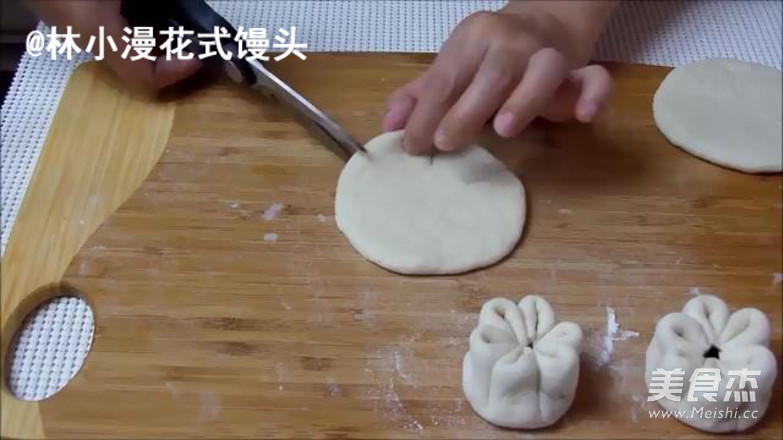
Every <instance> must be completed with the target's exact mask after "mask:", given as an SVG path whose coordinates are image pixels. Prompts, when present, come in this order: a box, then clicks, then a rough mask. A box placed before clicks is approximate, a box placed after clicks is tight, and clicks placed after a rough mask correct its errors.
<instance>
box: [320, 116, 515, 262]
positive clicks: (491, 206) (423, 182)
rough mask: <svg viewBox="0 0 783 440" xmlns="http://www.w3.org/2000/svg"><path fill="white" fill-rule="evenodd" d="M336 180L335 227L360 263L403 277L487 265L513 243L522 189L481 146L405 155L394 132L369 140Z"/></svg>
mask: <svg viewBox="0 0 783 440" xmlns="http://www.w3.org/2000/svg"><path fill="white" fill-rule="evenodd" d="M365 148H366V149H367V151H368V154H367V155H364V154H355V155H354V156H353V157H352V158H351V160H349V161H348V164H347V165H346V166H345V168H344V169H343V171H342V174H340V179H339V181H338V183H337V197H336V199H335V217H336V220H337V226H338V227H339V228H340V230H341V231H343V233H344V234H345V235H346V236H347V237H348V240H350V242H351V244H352V245H353V247H354V248H356V250H357V251H359V253H361V254H362V255H363V256H364V257H365V258H367V259H368V260H370V261H372V262H374V263H376V264H378V265H380V266H382V267H385V268H386V269H389V270H391V271H394V272H399V273H405V274H449V273H460V272H466V271H469V270H471V269H476V268H480V267H484V266H488V265H490V264H492V263H495V262H497V261H498V260H500V259H502V258H503V257H504V256H506V255H507V254H508V253H509V252H511V250H512V249H513V248H514V246H515V245H516V243H517V241H519V237H520V236H521V235H522V228H523V227H524V223H525V190H524V188H523V187H522V183H521V182H520V181H519V179H517V177H516V176H515V175H514V174H513V173H512V172H511V171H509V170H508V169H507V168H506V167H505V166H504V165H503V164H502V163H501V162H500V161H498V160H497V159H495V158H494V157H493V156H492V155H491V154H489V153H488V152H487V151H486V150H485V149H484V148H482V147H480V146H478V145H472V146H470V147H468V148H466V149H464V150H461V151H460V152H458V153H451V154H441V155H437V156H435V157H434V158H430V157H429V156H411V155H408V154H407V153H405V152H404V151H403V149H402V131H397V132H392V133H386V134H383V135H381V136H378V137H376V138H375V139H373V140H371V141H370V142H369V143H367V145H366V146H365Z"/></svg>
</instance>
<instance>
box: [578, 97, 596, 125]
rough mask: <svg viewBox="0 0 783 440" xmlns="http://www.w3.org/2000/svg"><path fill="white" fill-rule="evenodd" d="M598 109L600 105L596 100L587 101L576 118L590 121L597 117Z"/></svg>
mask: <svg viewBox="0 0 783 440" xmlns="http://www.w3.org/2000/svg"><path fill="white" fill-rule="evenodd" d="M597 111H598V106H597V105H595V103H594V102H586V103H585V104H583V105H582V106H581V107H580V108H579V112H578V114H577V115H576V118H577V119H579V121H581V122H590V121H592V120H593V118H594V117H595V113H596V112H597Z"/></svg>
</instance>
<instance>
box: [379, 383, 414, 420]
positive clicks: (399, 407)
mask: <svg viewBox="0 0 783 440" xmlns="http://www.w3.org/2000/svg"><path fill="white" fill-rule="evenodd" d="M380 397H382V399H383V400H382V402H383V406H384V409H385V410H386V411H387V412H388V413H389V414H391V416H392V418H394V419H395V420H400V421H402V426H403V427H404V428H405V429H416V430H418V431H421V430H423V429H424V427H423V426H422V425H421V423H419V421H418V420H416V419H415V418H414V417H413V416H411V415H410V414H408V411H406V410H405V406H404V405H403V404H402V401H400V395H399V394H397V389H396V388H395V387H394V379H393V378H389V384H388V385H386V386H384V387H383V389H382V391H381V396H380Z"/></svg>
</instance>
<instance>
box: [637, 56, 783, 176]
mask: <svg viewBox="0 0 783 440" xmlns="http://www.w3.org/2000/svg"><path fill="white" fill-rule="evenodd" d="M781 80H783V78H782V77H781V73H780V71H778V70H776V69H773V68H771V67H766V66H762V65H760V64H752V63H745V62H742V61H735V60H726V59H713V60H704V61H699V62H696V63H693V64H689V65H686V66H682V67H678V68H676V69H674V70H672V71H671V72H670V73H669V75H667V76H666V79H664V80H663V83H661V86H660V87H659V88H658V91H657V92H655V98H654V99H653V116H654V118H655V124H656V125H657V126H658V129H660V130H661V132H662V133H663V134H664V136H666V138H667V139H669V141H670V142H671V143H673V144H674V145H677V146H678V147H680V148H682V149H683V150H685V151H687V152H689V153H691V154H693V155H694V156H697V157H700V158H702V159H704V160H707V161H710V162H713V163H716V164H718V165H723V166H725V167H728V168H734V169H737V170H740V171H746V172H749V173H763V172H780V171H781V169H782V168H783V138H781Z"/></svg>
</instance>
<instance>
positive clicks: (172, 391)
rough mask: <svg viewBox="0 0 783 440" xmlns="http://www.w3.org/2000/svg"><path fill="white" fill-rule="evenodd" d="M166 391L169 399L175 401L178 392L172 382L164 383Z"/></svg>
mask: <svg viewBox="0 0 783 440" xmlns="http://www.w3.org/2000/svg"><path fill="white" fill-rule="evenodd" d="M166 389H167V390H169V394H171V397H172V398H174V399H176V398H177V397H179V390H177V387H176V385H174V382H166Z"/></svg>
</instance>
